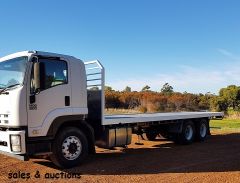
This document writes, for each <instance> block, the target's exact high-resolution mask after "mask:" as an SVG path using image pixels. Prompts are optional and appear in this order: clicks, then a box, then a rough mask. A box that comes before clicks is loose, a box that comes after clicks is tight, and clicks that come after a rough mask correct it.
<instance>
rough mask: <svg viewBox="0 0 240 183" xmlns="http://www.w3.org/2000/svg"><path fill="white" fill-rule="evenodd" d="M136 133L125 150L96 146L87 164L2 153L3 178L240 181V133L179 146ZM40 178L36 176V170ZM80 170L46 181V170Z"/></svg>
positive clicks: (87, 180)
mask: <svg viewBox="0 0 240 183" xmlns="http://www.w3.org/2000/svg"><path fill="white" fill-rule="evenodd" d="M136 141H137V138H136V136H134V138H133V143H132V144H131V145H130V146H129V147H128V148H127V149H123V148H118V149H117V150H111V151H110V150H104V149H97V154H96V155H92V156H90V157H89V158H88V159H87V161H86V162H84V164H82V165H80V166H79V167H77V168H73V169H70V170H58V169H57V168H56V167H55V166H54V165H53V164H52V163H51V162H49V161H47V160H42V159H33V160H31V161H28V162H22V161H19V160H15V159H12V158H9V157H6V156H4V155H0V158H1V163H0V172H1V173H0V182H2V181H11V182H12V181H16V182H18V181H22V182H36V181H44V182H45V181H46V182H53V181H54V180H58V181H60V180H61V181H62V182H67V181H71V182H211V183H212V182H240V133H230V132H228V133H219V132H216V131H215V132H213V135H212V136H211V137H209V138H208V139H207V141H206V142H204V143H194V144H192V145H189V146H180V145H175V144H173V143H172V142H169V141H166V140H164V139H158V140H157V141H155V142H149V141H142V142H143V143H144V145H142V146H137V145H135V144H134V143H135V142H136ZM37 170H38V171H39V172H40V175H41V178H40V179H37V178H35V177H34V175H35V173H36V171H37ZM19 171H21V173H30V176H31V178H30V179H28V181H26V180H25V181H24V180H23V179H22V178H18V179H11V180H10V179H9V178H8V176H9V173H11V172H13V173H18V172H19ZM61 172H63V173H64V176H65V174H68V173H74V172H75V173H80V174H81V178H80V179H77V178H71V179H65V178H60V179H54V180H53V179H45V178H44V176H45V173H61Z"/></svg>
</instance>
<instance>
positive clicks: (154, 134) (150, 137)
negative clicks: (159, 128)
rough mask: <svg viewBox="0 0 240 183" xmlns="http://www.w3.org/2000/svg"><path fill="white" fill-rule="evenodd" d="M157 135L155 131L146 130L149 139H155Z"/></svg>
mask: <svg viewBox="0 0 240 183" xmlns="http://www.w3.org/2000/svg"><path fill="white" fill-rule="evenodd" d="M157 135H158V133H157V132H153V131H148V132H146V137H147V139H148V140H150V141H154V140H155V139H156V137H157Z"/></svg>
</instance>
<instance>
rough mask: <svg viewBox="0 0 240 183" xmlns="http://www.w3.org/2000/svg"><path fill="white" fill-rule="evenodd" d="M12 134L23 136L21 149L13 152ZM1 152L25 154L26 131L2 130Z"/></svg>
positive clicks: (0, 139) (0, 133) (0, 137)
mask: <svg viewBox="0 0 240 183" xmlns="http://www.w3.org/2000/svg"><path fill="white" fill-rule="evenodd" d="M10 135H19V136H20V137H21V138H20V139H21V151H20V152H13V151H12V150H11V141H10ZM0 152H1V153H2V152H3V153H4V154H6V153H7V155H10V156H11V155H24V154H26V139H25V131H24V130H23V131H0Z"/></svg>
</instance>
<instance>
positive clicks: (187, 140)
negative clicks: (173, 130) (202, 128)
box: [176, 121, 196, 144]
mask: <svg viewBox="0 0 240 183" xmlns="http://www.w3.org/2000/svg"><path fill="white" fill-rule="evenodd" d="M195 133H196V130H195V126H194V123H193V122H191V121H187V122H185V123H184V124H183V127H182V132H181V133H180V134H178V136H177V139H176V141H177V143H180V144H191V143H192V142H193V140H194V137H195Z"/></svg>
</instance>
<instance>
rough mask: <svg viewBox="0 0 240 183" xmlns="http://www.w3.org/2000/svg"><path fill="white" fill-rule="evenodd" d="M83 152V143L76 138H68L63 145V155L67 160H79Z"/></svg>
mask: <svg viewBox="0 0 240 183" xmlns="http://www.w3.org/2000/svg"><path fill="white" fill-rule="evenodd" d="M81 152H82V143H81V141H80V140H79V138H78V137H76V136H69V137H67V138H66V139H65V140H64V141H63V143H62V154H63V156H64V158H66V159H67V160H75V159H77V158H78V157H79V156H80V154H81Z"/></svg>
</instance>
